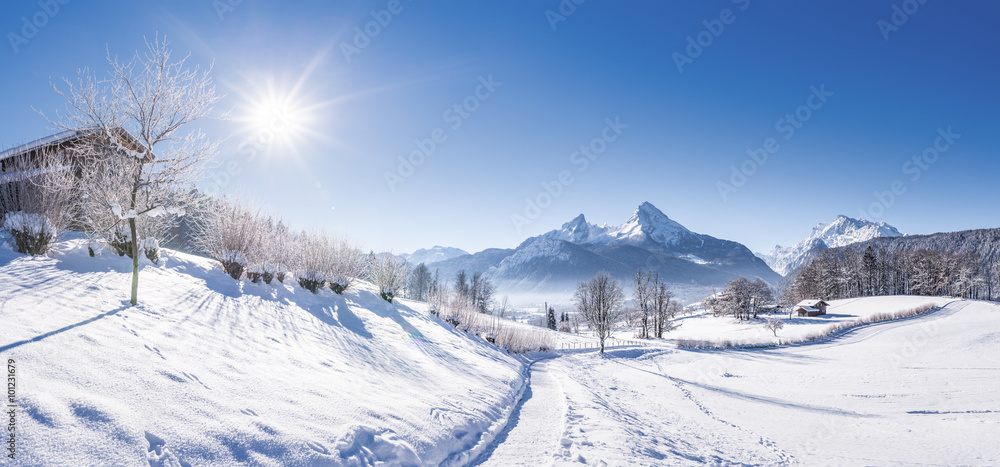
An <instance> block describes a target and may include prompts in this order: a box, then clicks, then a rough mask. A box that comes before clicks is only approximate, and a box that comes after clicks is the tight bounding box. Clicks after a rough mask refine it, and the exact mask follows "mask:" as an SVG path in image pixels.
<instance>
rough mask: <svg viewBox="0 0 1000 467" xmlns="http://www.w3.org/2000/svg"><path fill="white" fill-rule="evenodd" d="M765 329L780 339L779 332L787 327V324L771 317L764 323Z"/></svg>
mask: <svg viewBox="0 0 1000 467" xmlns="http://www.w3.org/2000/svg"><path fill="white" fill-rule="evenodd" d="M764 327H765V328H766V329H767V330H768V331H771V332H772V333H774V337H778V330H779V329H781V328H783V327H785V322H784V321H782V320H781V318H774V317H769V318H767V321H765V322H764Z"/></svg>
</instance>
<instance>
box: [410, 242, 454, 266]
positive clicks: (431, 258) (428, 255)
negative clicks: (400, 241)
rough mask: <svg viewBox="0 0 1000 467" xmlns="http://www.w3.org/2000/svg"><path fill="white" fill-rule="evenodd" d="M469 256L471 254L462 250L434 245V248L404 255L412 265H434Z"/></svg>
mask: <svg viewBox="0 0 1000 467" xmlns="http://www.w3.org/2000/svg"><path fill="white" fill-rule="evenodd" d="M467 254H469V253H468V252H467V251H465V250H463V249H461V248H452V247H447V246H440V245H434V246H433V247H432V248H421V249H419V250H417V251H414V252H413V253H410V254H408V255H403V258H404V259H406V261H408V262H409V263H410V264H420V263H424V264H432V263H437V262H439V261H445V260H449V259H452V258H457V257H459V256H464V255H467Z"/></svg>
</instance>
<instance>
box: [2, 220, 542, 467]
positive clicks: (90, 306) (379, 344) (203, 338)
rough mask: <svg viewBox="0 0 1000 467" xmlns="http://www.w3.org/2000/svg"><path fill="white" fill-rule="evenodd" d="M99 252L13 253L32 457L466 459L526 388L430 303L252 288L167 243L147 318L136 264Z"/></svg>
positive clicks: (11, 283) (506, 361)
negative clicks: (132, 294) (132, 300)
mask: <svg viewBox="0 0 1000 467" xmlns="http://www.w3.org/2000/svg"><path fill="white" fill-rule="evenodd" d="M84 245H85V242H83V241H82V240H69V241H66V242H63V243H61V244H59V245H58V248H57V250H58V251H57V252H56V253H55V254H53V255H52V256H53V257H51V258H47V257H35V258H30V257H26V256H23V255H16V254H14V253H12V252H11V251H10V250H9V249H7V248H2V249H0V329H2V332H0V357H2V358H3V359H4V361H6V360H7V359H13V360H15V362H16V368H17V375H18V379H17V394H16V395H17V400H18V404H19V408H18V412H17V414H18V417H17V433H18V438H17V450H18V452H17V454H18V456H17V460H16V464H17V465H172V466H176V465H236V464H254V465H341V464H346V465H369V464H371V463H372V462H374V461H375V460H376V459H378V460H382V461H386V462H388V463H389V464H394V465H400V464H402V465H407V464H408V465H435V464H439V463H442V462H446V461H448V462H455V463H459V464H460V463H463V462H464V461H465V460H466V458H467V457H469V456H473V455H475V454H476V453H477V452H478V450H480V449H482V448H483V447H485V446H486V444H487V443H488V441H489V440H490V439H491V438H492V436H494V435H495V434H496V433H497V432H499V431H500V430H501V429H502V428H503V426H504V423H505V420H506V417H507V416H508V415H509V413H510V411H511V409H512V408H513V406H514V403H515V402H516V400H517V398H518V397H519V395H520V393H521V391H522V387H523V381H524V375H523V373H524V364H523V363H522V362H521V361H519V360H517V359H515V358H512V357H509V356H507V355H506V354H503V353H500V352H497V351H495V350H494V349H493V348H492V347H491V346H489V345H488V344H486V343H485V342H482V341H479V340H475V339H470V338H468V337H467V336H466V335H464V334H461V333H459V332H457V331H455V330H454V328H453V327H451V326H449V325H447V324H445V323H443V322H441V321H440V320H438V319H437V318H432V317H429V316H428V314H427V313H426V312H425V309H426V308H425V307H424V305H423V304H420V303H413V302H408V301H406V300H400V301H399V303H398V304H396V305H395V306H394V305H390V304H388V303H386V302H385V301H383V300H382V299H381V298H379V297H378V295H377V294H376V293H375V292H374V291H373V289H371V288H368V287H364V286H362V287H360V288H358V290H354V291H350V292H349V293H347V294H346V295H344V296H337V295H335V294H334V293H333V292H330V291H329V290H326V291H323V292H321V293H320V294H319V295H313V294H311V293H309V292H308V291H305V290H303V289H301V288H299V287H298V286H282V285H280V284H279V285H277V286H267V285H256V284H252V283H249V282H236V281H234V280H232V279H230V278H229V277H228V276H226V275H225V274H224V273H223V272H222V271H221V270H220V269H219V267H218V266H217V265H216V264H213V262H212V261H210V260H207V259H204V258H200V257H195V256H190V255H186V254H181V253H174V252H170V251H166V252H165V253H164V254H163V260H162V264H161V265H159V266H154V265H152V264H148V263H146V264H145V265H144V266H143V269H142V272H141V278H140V284H139V287H140V290H139V299H140V305H139V306H137V307H135V308H129V307H128V306H127V299H128V296H127V293H128V290H129V283H130V282H129V281H130V274H129V272H130V260H128V258H120V257H117V256H113V255H110V254H109V253H108V252H105V253H104V256H102V257H98V258H90V257H89V256H88V255H87V251H86V247H85V246H84ZM5 432H6V430H5ZM4 457H5V459H4V460H9V459H6V456H4ZM147 460H148V461H149V462H148V463H147Z"/></svg>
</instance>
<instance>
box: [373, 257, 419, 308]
mask: <svg viewBox="0 0 1000 467" xmlns="http://www.w3.org/2000/svg"><path fill="white" fill-rule="evenodd" d="M409 275H410V266H409V265H408V264H406V260H405V259H403V258H401V257H399V256H396V255H393V254H392V253H381V254H377V255H374V256H373V257H372V258H371V259H370V260H369V261H368V277H370V278H371V281H372V282H373V283H375V286H377V287H378V291H379V295H380V296H382V298H383V299H385V301H387V302H389V303H392V299H393V298H394V297H395V296H396V292H397V291H399V290H402V287H403V284H405V283H406V278H407V277H409Z"/></svg>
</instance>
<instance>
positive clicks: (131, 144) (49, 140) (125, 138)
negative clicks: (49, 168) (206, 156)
mask: <svg viewBox="0 0 1000 467" xmlns="http://www.w3.org/2000/svg"><path fill="white" fill-rule="evenodd" d="M100 131H101V130H100V129H99V128H97V127H89V128H83V129H80V130H66V131H61V132H59V133H56V134H54V135H50V136H46V137H44V138H39V139H37V140H35V141H32V142H30V143H25V144H22V145H20V146H16V147H13V148H10V149H7V150H5V151H3V152H0V161H2V160H4V159H9V158H12V157H16V156H19V155H21V154H25V153H28V152H31V151H35V150H37V149H41V148H44V147H46V146H55V145H59V144H62V143H65V142H67V141H72V140H74V139H77V138H80V137H83V136H89V135H93V134H95V133H98V132H100ZM111 132H112V133H114V136H115V139H116V140H118V141H117V142H118V144H119V145H120V146H122V147H123V148H124V149H127V150H129V151H133V152H136V153H138V154H140V155H141V154H145V153H146V151H145V148H144V147H143V145H142V143H140V142H139V140H138V139H136V137H135V136H132V134H131V133H129V132H128V130H126V129H124V128H121V127H115V128H112V129H111ZM140 149H141V150H140ZM150 155H151V154H150ZM150 155H147V156H146V157H150Z"/></svg>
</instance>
